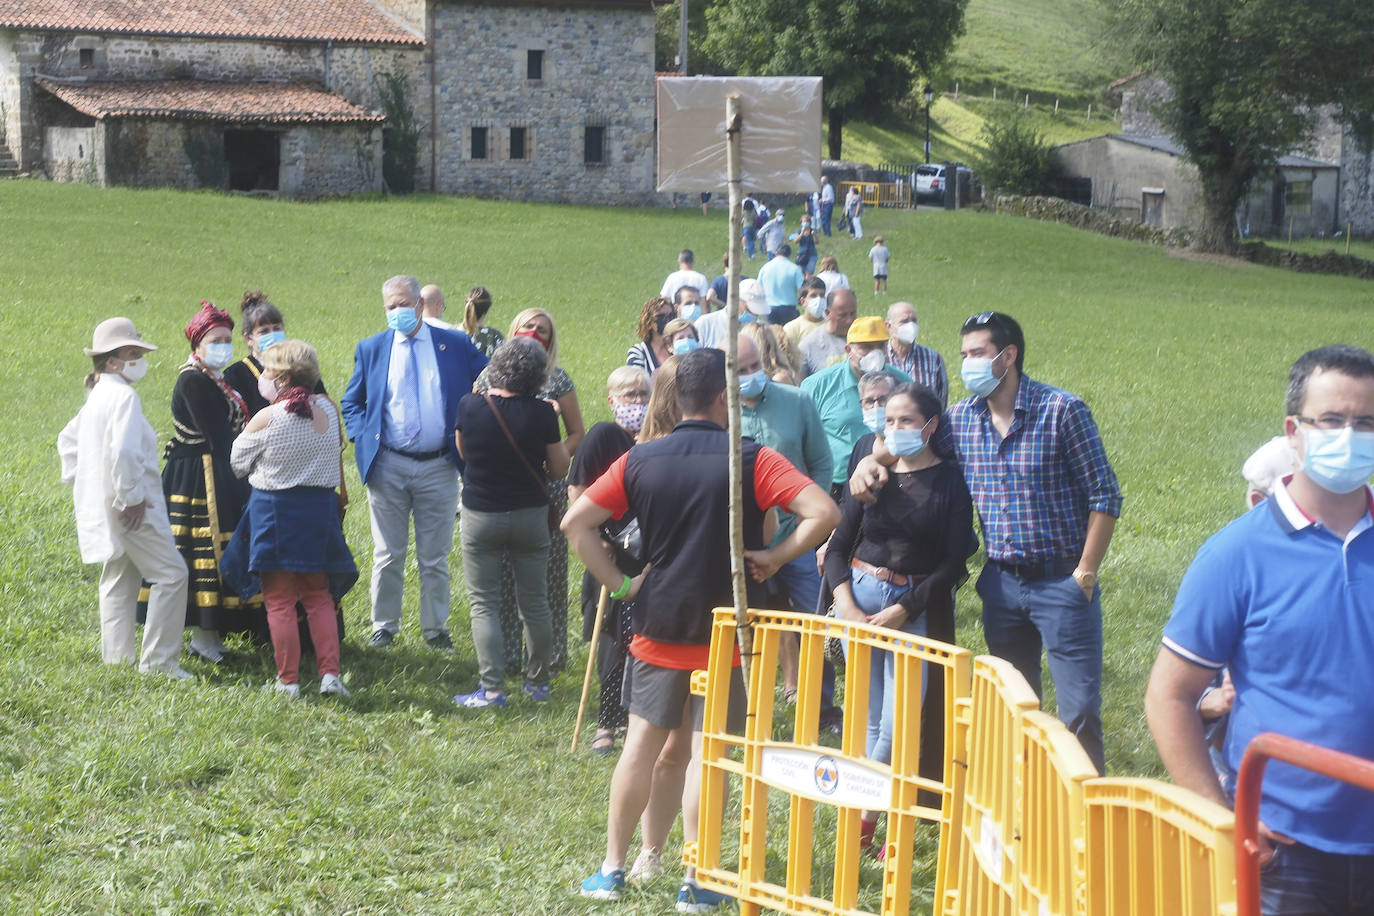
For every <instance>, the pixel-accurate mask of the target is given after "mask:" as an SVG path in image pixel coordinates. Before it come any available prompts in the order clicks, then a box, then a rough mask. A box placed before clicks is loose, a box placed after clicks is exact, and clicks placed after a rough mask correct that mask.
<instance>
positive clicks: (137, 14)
mask: <svg viewBox="0 0 1374 916" xmlns="http://www.w3.org/2000/svg"><path fill="white" fill-rule="evenodd" d="M0 28H3V29H42V30H60V31H64V32H96V33H120V34H138V35H184V36H196V37H202V38H256V39H278V40H284V41H330V40H332V41H340V42H350V43H358V44H399V45H423V44H424V39H423V38H422V37H421V36H419V35H417V34H415V33H414V32H412V31H411V30H410V29H408V28H406V27H405V26H403V25H401V24H400V23H399V22H398V21H396V20H395V19H393V18H392V17H390V16H388V15H387V14H386V13H384V12H382V10H381V9H379V8H378V7H377V6H376V5H374V4H373V3H371V2H369V0H100V2H94V0H0Z"/></svg>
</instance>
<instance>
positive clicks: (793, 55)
mask: <svg viewBox="0 0 1374 916" xmlns="http://www.w3.org/2000/svg"><path fill="white" fill-rule="evenodd" d="M967 4H968V0H717V2H715V3H713V4H712V5H711V6H710V8H709V9H707V11H706V20H707V33H706V39H705V41H704V42H703V50H704V51H705V53H706V54H707V56H709V57H710V58H711V59H713V60H716V61H718V62H719V63H720V64H721V65H722V66H724V67H728V68H730V69H732V70H734V71H735V72H736V73H739V74H740V75H743V76H820V77H824V79H825V106H826V113H827V119H828V122H829V143H828V146H829V155H830V158H831V159H838V158H840V151H841V150H840V129H841V128H842V127H843V126H844V122H845V121H846V120H847V119H848V118H849V117H851V116H854V115H868V116H872V115H877V114H882V113H884V112H885V109H886V108H887V106H889V105H891V104H892V103H893V102H896V101H898V100H899V99H901V98H902V97H904V96H905V95H906V94H907V93H908V92H909V91H910V90H911V88H912V86H913V84H914V83H915V81H916V79H917V77H918V75H929V74H930V73H933V72H934V71H935V70H936V69H937V68H938V67H939V65H940V64H941V63H943V62H944V60H945V57H946V56H947V55H948V54H949V51H950V48H951V47H952V46H953V44H954V39H955V38H957V37H958V36H959V35H960V34H961V33H962V32H963V29H964V7H965V6H967ZM689 9H690V8H689Z"/></svg>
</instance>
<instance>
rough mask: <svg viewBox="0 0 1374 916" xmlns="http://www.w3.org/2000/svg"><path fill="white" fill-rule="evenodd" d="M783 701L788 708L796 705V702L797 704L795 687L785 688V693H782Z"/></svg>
mask: <svg viewBox="0 0 1374 916" xmlns="http://www.w3.org/2000/svg"><path fill="white" fill-rule="evenodd" d="M782 701H783V702H784V703H786V704H787V705H788V706H793V705H796V702H797V688H795V687H784V688H783V691H782Z"/></svg>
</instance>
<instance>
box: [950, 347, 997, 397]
mask: <svg viewBox="0 0 1374 916" xmlns="http://www.w3.org/2000/svg"><path fill="white" fill-rule="evenodd" d="M1005 352H1006V351H1005V350H999V351H998V352H997V356H1001V355H1002V354H1003V353H1005ZM997 356H994V357H992V358H991V359H989V358H988V357H986V356H980V357H974V356H970V357H968V358H966V359H965V360H964V364H963V365H962V366H961V367H960V368H959V376H960V378H962V379H963V380H964V387H965V388H967V389H968V390H969V391H972V392H973V393H974V394H976V395H978V396H979V397H982V398H985V397H987V396H988V395H990V394H992V393H993V392H994V391H996V390H997V386H998V385H1000V384H1002V379H1004V378H1006V377H1007V373H1006V372H1005V371H1003V373H1002V374H1001V375H993V374H992V363H993V360H995V359H997Z"/></svg>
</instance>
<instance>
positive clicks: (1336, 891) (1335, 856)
mask: <svg viewBox="0 0 1374 916" xmlns="http://www.w3.org/2000/svg"><path fill="white" fill-rule="evenodd" d="M1260 912H1261V913H1263V914H1264V916H1374V856H1348V855H1340V854H1339V853H1333V852H1322V851H1321V850H1318V849H1313V848H1312V847H1311V846H1304V845H1303V844H1301V843H1295V844H1294V845H1292V846H1278V847H1277V851H1276V852H1275V853H1274V858H1273V859H1271V860H1270V862H1269V864H1268V865H1266V866H1264V868H1263V869H1261V870H1260Z"/></svg>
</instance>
